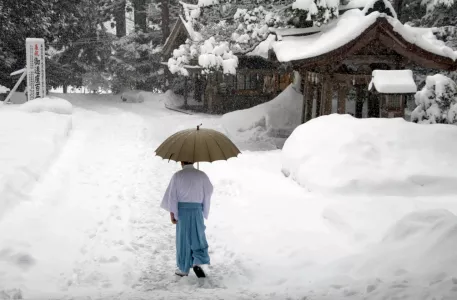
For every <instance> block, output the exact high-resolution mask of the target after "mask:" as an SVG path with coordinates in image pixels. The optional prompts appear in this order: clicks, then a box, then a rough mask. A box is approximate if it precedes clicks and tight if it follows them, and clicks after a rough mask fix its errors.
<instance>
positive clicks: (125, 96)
mask: <svg viewBox="0 0 457 300" xmlns="http://www.w3.org/2000/svg"><path fill="white" fill-rule="evenodd" d="M145 98H146V97H145V95H144V94H143V92H142V91H136V90H135V91H126V92H123V93H122V94H121V100H122V101H124V102H129V103H143V102H144V100H145Z"/></svg>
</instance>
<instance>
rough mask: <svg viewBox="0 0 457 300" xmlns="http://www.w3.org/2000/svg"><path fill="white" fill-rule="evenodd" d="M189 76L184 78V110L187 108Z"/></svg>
mask: <svg viewBox="0 0 457 300" xmlns="http://www.w3.org/2000/svg"><path fill="white" fill-rule="evenodd" d="M187 93H188V88H187V76H184V108H187Z"/></svg>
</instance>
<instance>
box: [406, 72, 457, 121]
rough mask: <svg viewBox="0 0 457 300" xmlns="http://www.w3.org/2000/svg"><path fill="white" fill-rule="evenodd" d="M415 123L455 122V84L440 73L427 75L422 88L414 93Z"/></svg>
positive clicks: (456, 101) (413, 119)
mask: <svg viewBox="0 0 457 300" xmlns="http://www.w3.org/2000/svg"><path fill="white" fill-rule="evenodd" d="M415 101H416V105H417V107H416V109H414V111H413V112H412V114H411V121H412V122H415V123H431V124H435V123H441V124H457V84H456V83H455V82H454V81H453V80H452V79H450V78H449V77H446V76H444V75H441V74H436V75H433V76H428V77H427V79H426V81H425V86H424V88H423V89H422V90H421V91H419V92H417V93H416V95H415Z"/></svg>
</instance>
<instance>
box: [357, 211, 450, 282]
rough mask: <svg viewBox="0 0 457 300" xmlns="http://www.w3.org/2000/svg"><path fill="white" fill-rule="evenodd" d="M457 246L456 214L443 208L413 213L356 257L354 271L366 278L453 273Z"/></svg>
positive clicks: (447, 274)
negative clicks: (360, 255) (358, 257)
mask: <svg viewBox="0 0 457 300" xmlns="http://www.w3.org/2000/svg"><path fill="white" fill-rule="evenodd" d="M456 247H457V216H456V215H454V214H453V213H451V212H450V211H448V210H444V209H435V210H423V211H416V212H412V213H410V214H407V215H406V216H404V217H403V218H402V219H400V220H399V221H398V222H397V223H396V224H394V225H393V226H392V227H391V228H390V229H389V230H388V232H387V233H386V235H385V237H384V239H383V240H382V241H381V242H380V243H379V244H377V245H375V246H373V247H372V249H369V251H367V252H366V254H364V255H363V257H362V258H361V259H357V263H355V265H354V267H353V269H352V274H353V275H355V276H357V277H359V276H360V277H363V278H366V277H377V276H382V277H391V276H398V275H399V274H400V273H401V274H402V275H405V274H414V276H421V275H425V277H427V276H429V277H433V276H436V275H437V274H441V276H444V277H446V276H450V275H452V274H454V273H455V266H456V263H457V252H456V251H455V249H456ZM370 250H371V251H370ZM386 257H388V259H386ZM381 262H382V263H381Z"/></svg>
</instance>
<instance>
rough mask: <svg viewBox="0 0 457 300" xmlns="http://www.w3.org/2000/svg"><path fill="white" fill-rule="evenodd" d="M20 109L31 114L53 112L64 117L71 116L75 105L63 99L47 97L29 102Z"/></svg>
mask: <svg viewBox="0 0 457 300" xmlns="http://www.w3.org/2000/svg"><path fill="white" fill-rule="evenodd" d="M20 109H21V110H22V111H26V112H31V113H39V112H52V113H56V114H62V115H71V114H72V112H73V105H71V103H70V102H68V101H67V100H64V99H61V98H57V97H45V98H37V99H34V100H32V101H28V102H26V103H24V104H22V105H21V106H20Z"/></svg>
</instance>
